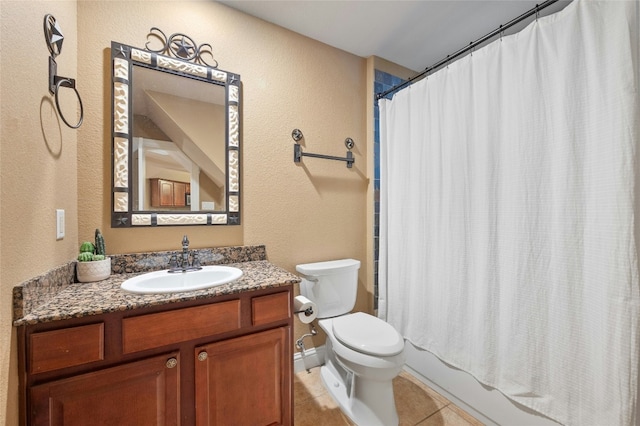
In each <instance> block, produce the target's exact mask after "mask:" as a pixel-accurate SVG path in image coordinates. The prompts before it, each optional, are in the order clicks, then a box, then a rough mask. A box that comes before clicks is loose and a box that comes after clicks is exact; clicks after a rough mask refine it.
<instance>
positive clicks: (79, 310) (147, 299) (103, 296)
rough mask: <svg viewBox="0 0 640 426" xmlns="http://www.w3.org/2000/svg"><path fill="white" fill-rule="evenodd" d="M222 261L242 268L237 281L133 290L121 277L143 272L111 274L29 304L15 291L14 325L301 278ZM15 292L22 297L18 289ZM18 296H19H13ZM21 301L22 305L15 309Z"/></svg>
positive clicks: (255, 263)
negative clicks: (177, 289)
mask: <svg viewBox="0 0 640 426" xmlns="http://www.w3.org/2000/svg"><path fill="white" fill-rule="evenodd" d="M220 263H224V264H225V265H228V266H235V267H236V268H239V269H241V270H242V271H243V275H242V277H240V279H238V280H237V281H234V282H231V283H228V284H223V285H220V286H216V287H212V288H208V289H203V290H194V291H188V292H182V293H166V294H135V293H130V292H127V291H124V290H122V289H121V288H120V285H121V284H122V282H123V281H125V280H126V279H128V278H131V277H133V276H136V275H140V274H141V273H142V272H133V273H121V274H112V275H111V276H110V277H109V278H107V279H105V280H102V281H97V282H93V283H68V284H66V285H65V286H63V287H60V288H59V289H58V290H56V291H55V292H52V293H51V294H49V295H47V297H46V299H43V300H42V301H41V302H40V303H38V304H34V305H33V306H29V307H28V309H25V308H24V305H28V303H26V302H28V301H25V300H19V299H20V297H16V296H17V295H18V293H19V292H16V291H14V322H13V325H14V326H22V325H28V324H37V323H41V322H50V321H59V320H64V319H69V318H78V317H84V316H89V315H98V314H103V313H108V312H115V311H124V310H130V309H138V308H143V307H148V306H154V305H162V304H169V303H178V302H184V301H187V300H195V299H207V298H214V297H216V296H222V295H227V294H236V293H241V292H244V291H254V290H260V289H265V288H273V287H280V286H285V285H290V284H296V283H299V282H300V278H299V277H298V276H296V275H294V274H292V273H290V272H287V271H285V270H284V269H282V268H280V267H278V266H276V265H274V264H272V263H270V262H269V261H267V260H247V261H242V262H238V263H226V262H220ZM18 296H21V297H22V298H23V299H24V298H25V297H24V296H22V293H20V294H19V295H18ZM16 299H18V300H16ZM19 302H22V306H23V309H22V310H20V309H16V307H17V306H19V305H20V303H19Z"/></svg>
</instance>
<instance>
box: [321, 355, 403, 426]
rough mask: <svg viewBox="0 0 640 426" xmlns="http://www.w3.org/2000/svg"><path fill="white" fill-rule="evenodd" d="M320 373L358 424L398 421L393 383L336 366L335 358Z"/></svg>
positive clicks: (375, 425)
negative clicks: (364, 377)
mask: <svg viewBox="0 0 640 426" xmlns="http://www.w3.org/2000/svg"><path fill="white" fill-rule="evenodd" d="M336 367H337V368H338V369H339V370H338V369H336ZM338 371H340V372H338ZM341 373H344V374H341ZM320 376H321V377H322V382H323V384H324V386H325V388H326V389H327V391H328V392H329V394H330V395H331V396H332V397H333V399H334V400H335V401H336V402H337V403H338V405H339V406H340V409H341V410H342V412H343V413H344V414H345V415H347V417H349V419H350V420H351V421H352V422H354V423H355V424H357V425H362V426H378V425H380V426H393V425H397V424H398V414H397V412H396V404H395V400H394V396H393V386H389V383H388V382H387V383H384V382H378V381H375V380H372V381H369V380H364V379H362V378H361V377H357V376H355V375H353V373H349V372H346V371H345V370H344V369H343V368H341V367H340V366H335V365H333V363H332V361H327V363H326V364H325V365H323V366H322V367H320ZM341 376H342V377H341ZM374 410H377V412H376V411H374Z"/></svg>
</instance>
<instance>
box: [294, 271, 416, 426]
mask: <svg viewBox="0 0 640 426" xmlns="http://www.w3.org/2000/svg"><path fill="white" fill-rule="evenodd" d="M358 269H360V261H359V260H354V259H342V260H332V261H327V262H317V263H307V264H302V265H297V266H296V270H297V271H298V272H299V273H300V274H301V276H302V282H301V283H300V293H301V294H302V295H303V296H305V297H306V298H308V299H309V300H311V301H312V302H314V303H315V305H316V308H317V318H318V324H319V325H320V327H321V328H322V329H323V330H324V332H325V333H326V334H327V342H326V345H325V348H326V355H325V363H324V365H323V366H322V367H321V368H320V375H321V377H322V381H323V383H324V385H325V387H326V388H327V390H328V391H329V393H330V394H331V396H332V397H333V398H334V399H335V400H336V402H337V403H338V404H339V405H340V408H341V409H342V411H343V412H344V413H345V414H346V415H347V416H348V417H349V418H350V419H351V420H352V421H353V422H354V423H356V424H358V425H363V426H373V425H385V426H388V425H397V424H398V414H397V412H396V405H395V401H394V397H393V385H392V380H393V378H394V377H396V376H397V375H398V374H400V371H402V367H403V366H404V362H405V354H404V339H403V338H402V336H401V335H400V333H398V331H396V329H395V328H393V327H392V326H391V325H390V324H387V323H386V322H384V321H382V320H381V319H379V318H376V317H374V316H372V315H369V314H366V313H364V312H354V313H351V309H353V307H354V305H355V302H356V294H357V290H358Z"/></svg>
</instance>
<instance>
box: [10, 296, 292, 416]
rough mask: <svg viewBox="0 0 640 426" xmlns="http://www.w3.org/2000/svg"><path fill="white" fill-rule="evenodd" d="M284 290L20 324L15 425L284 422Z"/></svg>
mask: <svg viewBox="0 0 640 426" xmlns="http://www.w3.org/2000/svg"><path fill="white" fill-rule="evenodd" d="M291 292H292V290H291V286H290V285H288V286H284V287H277V288H272V289H264V290H257V291H250V292H243V293H240V294H236V295H225V296H218V297H216V298H215V299H211V300H209V301H208V302H207V301H203V300H194V301H189V302H182V303H179V304H176V305H161V306H153V307H149V308H143V309H137V310H132V311H116V312H113V313H108V314H102V315H96V316H92V317H83V318H74V319H70V320H63V321H57V322H51V323H42V324H35V325H27V326H23V327H20V328H19V329H18V331H19V332H18V338H19V348H20V354H19V370H20V385H21V423H22V424H23V425H88V424H91V425H92V426H93V425H105V426H106V425H110V426H111V425H178V424H182V425H195V424H197V425H222V424H224V425H229V424H234V425H236V424H237V425H240V424H247V425H248V424H250V425H292V424H293V408H292V398H293V395H292V389H293V341H292V336H291V333H292V321H293V319H292V318H293V316H292V314H291V306H292V295H291ZM214 300H215V302H214Z"/></svg>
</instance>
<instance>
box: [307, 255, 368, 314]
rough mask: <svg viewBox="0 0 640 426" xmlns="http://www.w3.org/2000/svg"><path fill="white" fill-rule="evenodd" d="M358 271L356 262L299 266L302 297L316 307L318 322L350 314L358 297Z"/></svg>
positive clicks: (337, 261) (332, 262) (344, 260)
mask: <svg viewBox="0 0 640 426" xmlns="http://www.w3.org/2000/svg"><path fill="white" fill-rule="evenodd" d="M358 269H360V261H359V260H355V259H341V260H330V261H327V262H316V263H305V264H302V265H297V266H296V271H298V272H299V273H300V274H301V275H302V282H301V283H300V293H301V294H302V295H303V296H304V297H306V298H307V299H309V300H311V301H312V302H314V303H315V304H316V306H317V308H318V318H331V317H335V316H338V315H343V314H346V313H348V312H351V310H352V309H353V307H354V306H355V304H356V295H357V293H358Z"/></svg>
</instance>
